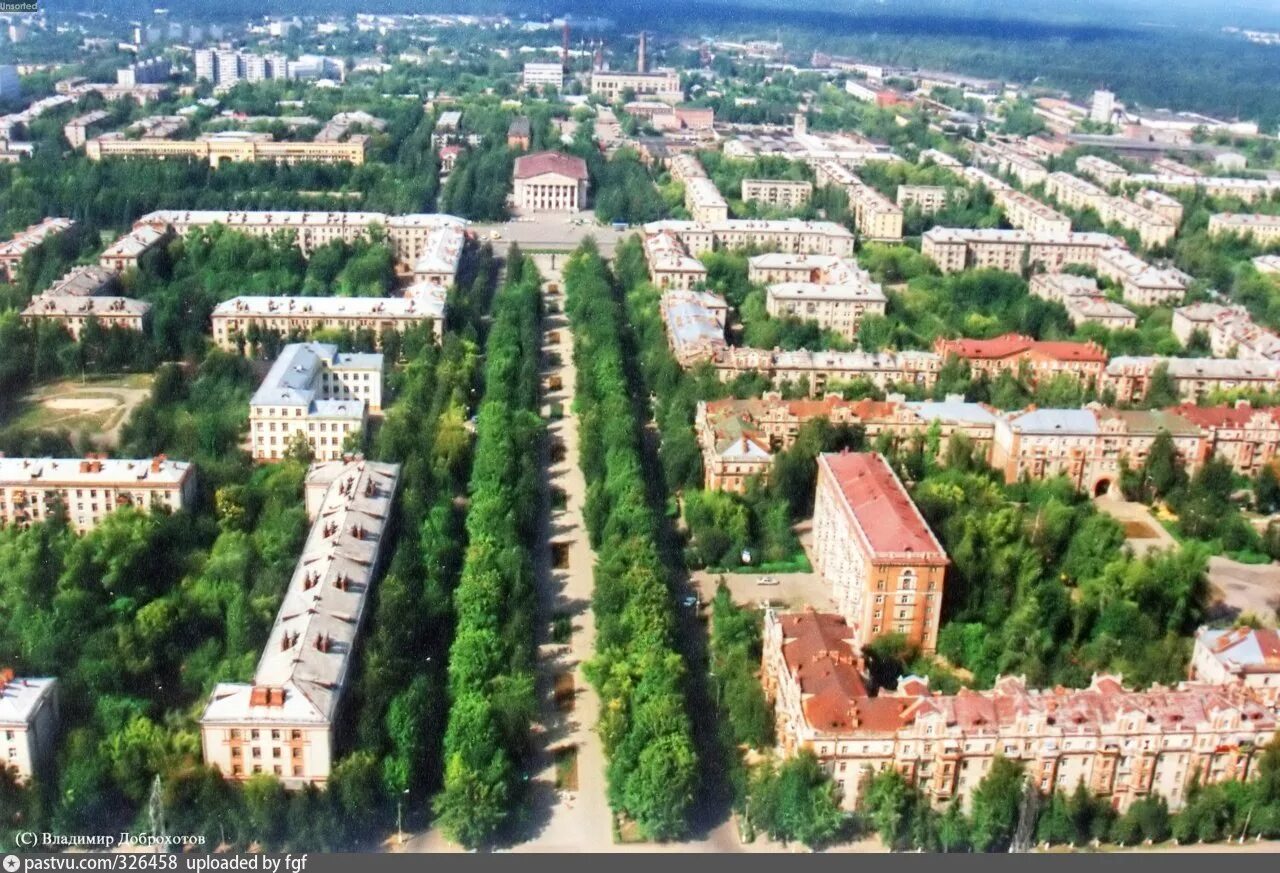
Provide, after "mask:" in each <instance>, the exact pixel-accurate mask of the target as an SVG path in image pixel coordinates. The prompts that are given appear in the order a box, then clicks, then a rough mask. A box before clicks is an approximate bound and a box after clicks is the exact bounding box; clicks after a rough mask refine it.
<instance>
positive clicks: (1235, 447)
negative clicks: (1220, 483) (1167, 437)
mask: <svg viewBox="0 0 1280 873" xmlns="http://www.w3.org/2000/svg"><path fill="white" fill-rule="evenodd" d="M1169 411H1170V412H1172V413H1175V414H1177V415H1179V416H1181V417H1182V418H1184V419H1186V420H1187V421H1189V422H1191V423H1192V424H1193V425H1195V426H1196V427H1198V428H1200V434H1201V438H1202V441H1203V442H1202V445H1201V451H1200V454H1201V456H1202V457H1204V458H1208V457H1218V458H1222V459H1223V460H1225V461H1227V462H1228V463H1230V464H1231V468H1232V469H1233V470H1235V471H1236V472H1237V473H1239V474H1240V475H1241V476H1247V477H1249V478H1250V479H1252V478H1253V477H1255V476H1257V475H1258V473H1259V471H1261V469H1262V468H1263V467H1264V466H1266V465H1267V464H1270V463H1272V462H1273V461H1274V460H1275V458H1276V452H1277V450H1280V407H1262V408H1258V407H1254V406H1251V405H1250V404H1249V403H1248V402H1247V401H1243V400H1239V401H1236V402H1235V403H1232V404H1226V403H1224V404H1220V405H1218V406H1196V405H1194V404H1190V403H1184V404H1183V405H1181V406H1176V407H1174V408H1173V409H1171V410H1169Z"/></svg>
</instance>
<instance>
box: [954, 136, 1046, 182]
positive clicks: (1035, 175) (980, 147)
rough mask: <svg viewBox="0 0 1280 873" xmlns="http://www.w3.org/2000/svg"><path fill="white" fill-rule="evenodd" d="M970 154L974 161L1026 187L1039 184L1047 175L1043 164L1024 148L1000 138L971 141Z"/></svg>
mask: <svg viewBox="0 0 1280 873" xmlns="http://www.w3.org/2000/svg"><path fill="white" fill-rule="evenodd" d="M971 156H972V158H973V161H974V163H978V164H982V165H984V166H988V167H993V168H995V170H996V172H998V173H1004V174H1005V175H1008V176H1013V177H1014V178H1015V179H1017V180H1018V184H1020V185H1023V186H1026V187H1030V186H1032V185H1039V184H1040V183H1041V182H1043V181H1044V180H1045V177H1046V176H1048V175H1049V171H1048V170H1046V169H1045V168H1044V165H1043V164H1041V163H1039V162H1038V161H1036V160H1035V158H1033V157H1032V156H1031V155H1030V154H1029V153H1028V152H1027V151H1026V150H1024V149H1021V148H1019V147H1017V146H1016V145H1014V144H1013V143H1010V142H1005V141H1002V140H988V141H985V142H975V143H973V146H972V153H971Z"/></svg>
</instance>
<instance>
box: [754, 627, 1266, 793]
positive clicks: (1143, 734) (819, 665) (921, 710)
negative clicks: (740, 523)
mask: <svg viewBox="0 0 1280 873" xmlns="http://www.w3.org/2000/svg"><path fill="white" fill-rule="evenodd" d="M853 633H854V631H853V629H852V628H850V627H848V625H847V624H846V623H845V622H844V620H843V619H842V618H841V617H840V616H837V615H823V614H820V613H813V612H808V613H803V614H798V615H780V614H778V613H775V612H773V611H769V612H767V613H766V614H765V625H764V653H763V658H762V666H763V674H764V683H765V689H766V693H767V694H768V695H769V696H770V697H771V698H772V700H773V702H774V706H775V713H776V717H777V735H778V746H779V749H780V750H781V751H782V752H783V753H784V754H792V753H794V752H797V751H799V750H802V749H808V750H810V751H812V752H813V753H814V754H815V755H816V756H817V757H818V759H819V760H820V761H821V762H822V764H823V767H824V769H825V770H826V771H827V772H828V773H830V774H831V776H832V778H833V779H834V780H835V783H836V785H837V786H838V787H839V788H840V790H841V793H842V795H843V798H842V799H843V802H844V805H845V807H846V808H850V809H852V808H853V807H854V806H856V804H857V801H858V792H859V790H860V789H861V787H862V783H863V780H864V778H865V777H866V776H867V775H869V774H873V773H877V772H880V771H882V770H887V769H889V768H893V769H896V770H897V771H898V772H900V773H901V774H902V775H903V776H905V777H906V779H907V780H908V781H909V782H911V783H913V784H915V785H916V786H918V787H919V788H920V789H921V791H923V792H924V794H925V796H926V797H928V798H929V799H930V801H932V802H933V803H935V804H939V805H940V804H943V803H947V802H950V801H952V800H954V799H959V800H960V802H961V803H962V804H964V805H966V806H967V805H968V803H969V800H970V798H971V795H972V792H973V790H974V789H975V788H976V787H977V786H978V784H979V783H981V781H982V779H983V777H985V776H986V775H987V773H988V772H990V769H991V765H992V762H993V761H994V760H995V759H996V758H997V757H1004V758H1009V759H1012V760H1014V761H1019V762H1021V763H1022V764H1023V765H1024V766H1025V768H1026V772H1027V775H1028V776H1029V777H1030V779H1031V780H1032V782H1033V784H1035V785H1036V787H1037V788H1038V789H1039V790H1040V791H1041V793H1042V794H1048V793H1050V792H1053V791H1055V790H1060V791H1063V792H1065V793H1067V794H1070V793H1071V792H1072V791H1074V790H1075V787H1076V786H1077V785H1078V784H1080V783H1083V784H1084V785H1085V787H1086V788H1087V789H1088V790H1089V791H1090V792H1091V793H1092V794H1093V795H1094V796H1096V797H1100V798H1106V799H1108V800H1110V802H1111V804H1112V805H1113V806H1114V807H1116V808H1117V809H1118V810H1119V811H1121V812H1123V811H1124V810H1126V809H1127V808H1128V806H1129V805H1130V804H1131V803H1132V802H1133V801H1134V800H1137V799H1138V798H1141V797H1146V796H1150V795H1155V794H1158V795H1160V796H1162V797H1164V798H1165V799H1166V801H1168V804H1169V806H1170V807H1171V808H1173V809H1177V808H1178V807H1180V806H1182V804H1183V803H1184V802H1185V799H1186V792H1187V789H1188V788H1189V787H1190V785H1192V784H1193V783H1194V782H1195V781H1196V780H1197V779H1198V780H1199V781H1200V783H1201V784H1213V783H1217V782H1224V781H1227V780H1231V779H1239V780H1248V779H1251V778H1253V777H1254V776H1255V775H1256V772H1257V760H1258V758H1259V757H1260V756H1261V754H1262V751H1263V749H1264V748H1265V747H1266V745H1267V744H1268V743H1270V742H1271V741H1272V738H1273V737H1274V734H1275V730H1276V715H1275V712H1274V710H1273V709H1272V708H1271V707H1270V706H1268V705H1267V704H1266V702H1265V701H1264V700H1262V699H1260V697H1259V696H1258V694H1257V693H1256V691H1255V689H1254V688H1251V687H1248V686H1247V685H1246V684H1243V683H1241V682H1239V681H1237V680H1236V679H1234V678H1228V679H1227V680H1225V681H1223V682H1220V683H1208V682H1195V683H1182V684H1180V685H1178V686H1176V687H1173V688H1165V687H1161V686H1153V687H1152V688H1150V689H1148V690H1146V691H1131V690H1129V689H1127V688H1125V687H1124V685H1123V683H1122V682H1121V680H1120V677H1118V676H1099V675H1096V676H1094V677H1093V681H1092V682H1091V683H1090V685H1089V687H1088V688H1082V689H1068V688H1062V687H1058V688H1051V689H1044V690H1034V689H1028V688H1027V685H1026V682H1025V680H1023V679H1021V678H1019V677H1014V676H1004V677H1000V678H998V679H997V680H996V682H995V687H994V688H992V689H991V690H989V691H971V690H967V689H965V690H961V691H960V692H959V693H957V694H954V695H946V696H942V695H933V694H931V693H930V692H929V687H928V683H927V682H926V681H925V680H924V679H921V678H919V677H916V676H906V677H903V678H902V679H901V680H900V681H899V683H898V689H897V690H896V691H881V692H880V693H879V694H878V695H877V696H875V697H872V696H869V694H868V693H867V691H866V687H865V685H864V684H863V679H862V674H861V671H860V668H861V661H860V659H859V656H858V652H859V650H858V648H857V646H856V644H855V643H854V641H853V638H852V637H853ZM1233 645H1238V643H1237V642H1236V641H1235V640H1234V638H1232V639H1231V640H1228V644H1226V649H1230V648H1231V646H1233ZM1272 655H1273V656H1274V655H1275V653H1274V652H1272Z"/></svg>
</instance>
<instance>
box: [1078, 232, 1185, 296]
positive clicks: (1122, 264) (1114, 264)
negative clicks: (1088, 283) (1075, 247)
mask: <svg viewBox="0 0 1280 873" xmlns="http://www.w3.org/2000/svg"><path fill="white" fill-rule="evenodd" d="M1094 266H1095V267H1096V269H1097V271H1098V275H1099V276H1101V277H1102V278H1104V279H1110V280H1111V281H1112V282H1116V283H1118V284H1119V285H1120V288H1121V291H1122V293H1123V295H1124V299H1125V300H1126V301H1127V302H1129V303H1133V304H1135V305H1137V306H1166V305H1168V304H1170V303H1178V302H1180V301H1181V300H1182V298H1183V297H1185V296H1186V293H1187V287H1188V286H1190V284H1191V277H1190V276H1188V275H1187V274H1186V273H1184V272H1182V271H1181V270H1176V269H1174V268H1172V267H1155V266H1153V265H1151V264H1148V263H1147V262H1146V261H1144V260H1142V258H1140V257H1138V256H1137V255H1135V254H1133V252H1130V251H1129V250H1128V249H1123V248H1119V247H1116V248H1111V249H1106V250H1104V251H1102V252H1100V253H1099V254H1098V260H1097V262H1096V263H1095V264H1094Z"/></svg>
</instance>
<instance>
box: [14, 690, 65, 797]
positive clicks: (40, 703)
mask: <svg viewBox="0 0 1280 873" xmlns="http://www.w3.org/2000/svg"><path fill="white" fill-rule="evenodd" d="M60 720H61V719H60V717H59V712H58V680H57V679H50V678H39V679H26V678H17V677H15V676H14V675H13V670H10V669H8V668H6V669H4V670H0V754H3V757H0V768H3V769H8V770H10V771H12V772H13V773H14V774H15V775H16V776H17V778H18V781H19V782H27V781H29V780H30V779H31V777H32V776H36V775H39V774H41V773H42V772H44V771H45V770H46V769H47V767H48V766H49V764H51V763H52V762H53V752H54V741H55V740H56V739H57V734H58V724H59V722H60Z"/></svg>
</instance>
